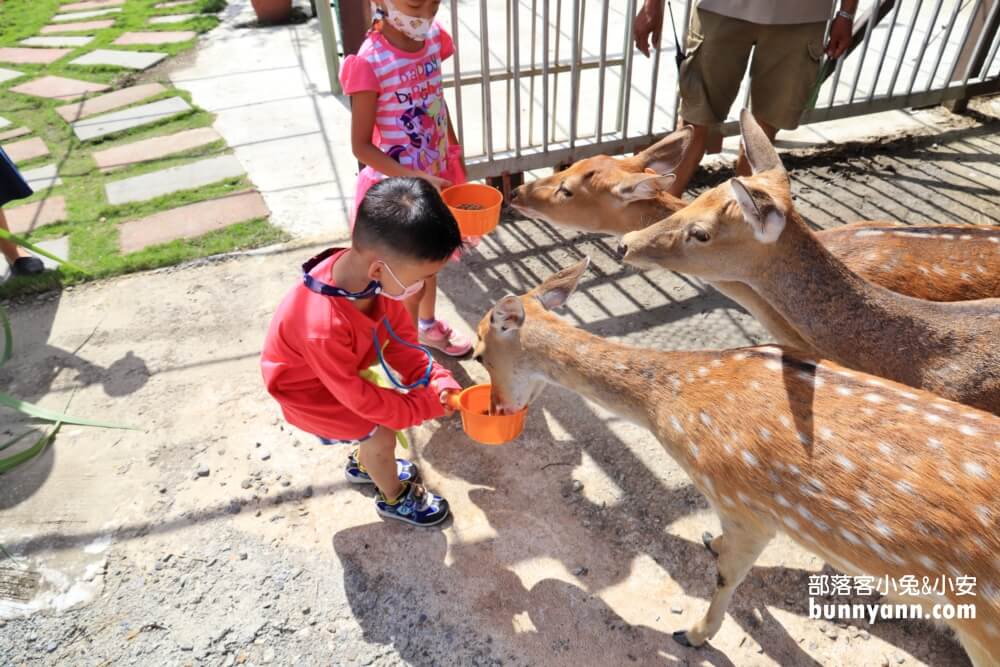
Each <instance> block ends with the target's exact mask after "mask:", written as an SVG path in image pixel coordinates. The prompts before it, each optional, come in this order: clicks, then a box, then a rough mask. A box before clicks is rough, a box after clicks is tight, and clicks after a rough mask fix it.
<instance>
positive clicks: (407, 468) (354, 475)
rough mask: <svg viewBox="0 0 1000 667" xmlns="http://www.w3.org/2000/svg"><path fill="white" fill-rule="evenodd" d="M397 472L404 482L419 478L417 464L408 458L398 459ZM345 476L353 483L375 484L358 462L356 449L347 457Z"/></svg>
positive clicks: (400, 479)
mask: <svg viewBox="0 0 1000 667" xmlns="http://www.w3.org/2000/svg"><path fill="white" fill-rule="evenodd" d="M396 473H397V474H398V475H399V481H400V482H403V483H404V484H405V483H406V482H413V481H416V479H417V474H418V471H417V466H416V464H415V463H411V462H410V461H407V460H406V459H396ZM344 476H345V477H347V481H348V482H350V483H351V484H374V482H373V481H372V478H371V475H369V474H368V472H367V471H366V470H365V469H364V468H362V467H361V464H360V463H359V462H358V450H356V449H355V450H354V451H353V452H351V455H350V456H348V457H347V468H346V469H345V470H344Z"/></svg>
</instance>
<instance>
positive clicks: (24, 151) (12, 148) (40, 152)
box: [3, 137, 49, 163]
mask: <svg viewBox="0 0 1000 667" xmlns="http://www.w3.org/2000/svg"><path fill="white" fill-rule="evenodd" d="M3 149H4V151H5V152H6V153H7V155H8V156H9V157H10V159H11V160H13V161H14V162H15V163H19V162H27V161H28V160H34V159H35V158H36V157H44V156H46V155H48V154H49V147H48V146H46V145H45V142H44V141H42V140H41V139H40V138H39V137H32V138H31V139H24V140H22V141H15V142H14V143H12V144H7V145H6V146H4V147H3Z"/></svg>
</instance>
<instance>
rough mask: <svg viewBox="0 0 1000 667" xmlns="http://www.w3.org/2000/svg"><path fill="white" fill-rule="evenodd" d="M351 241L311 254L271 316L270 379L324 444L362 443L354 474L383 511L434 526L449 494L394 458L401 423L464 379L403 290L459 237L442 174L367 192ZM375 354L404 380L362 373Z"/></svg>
mask: <svg viewBox="0 0 1000 667" xmlns="http://www.w3.org/2000/svg"><path fill="white" fill-rule="evenodd" d="M351 241H352V243H351V247H350V248H347V249H330V250H327V251H325V252H324V253H322V254H320V255H318V256H316V257H314V258H313V259H311V260H309V261H308V262H306V264H304V265H303V267H302V268H303V282H302V284H300V285H297V286H296V287H295V288H293V289H292V291H291V292H289V293H288V295H287V296H286V297H285V299H284V301H282V303H281V305H280V306H279V307H278V310H277V312H276V313H275V314H274V318H273V319H272V320H271V326H270V329H269V330H268V332H267V338H266V339H265V341H264V351H263V352H262V354H261V371H262V373H263V375H264V382H265V384H266V385H267V390H268V392H269V393H270V394H271V395H272V396H274V398H275V399H276V400H277V401H278V403H280V404H281V410H282V412H283V413H284V415H285V419H287V420H288V421H289V422H290V423H291V424H294V425H295V426H297V427H299V428H301V429H303V430H305V431H308V432H310V433H313V434H315V435H317V436H318V437H319V438H320V441H321V442H323V443H324V444H357V445H358V447H357V449H355V450H354V452H352V453H351V455H350V457H349V458H348V463H347V471H346V474H347V479H348V481H350V482H354V483H372V482H374V484H375V486H376V487H377V488H378V491H379V492H378V494H377V495H376V498H375V504H376V509H377V511H378V513H379V514H381V515H382V516H384V517H389V518H393V519H399V520H401V521H405V522H407V523H411V524H414V525H418V526H431V525H434V524H437V523H440V522H441V521H443V520H444V519H445V517H446V516H448V502H447V501H446V500H445V499H444V498H441V497H440V496H437V495H435V494H433V493H431V492H429V491H427V490H425V489H424V488H423V486H421V485H420V484H417V483H416V478H417V474H418V473H417V468H416V466H415V465H414V464H413V463H411V462H409V461H406V460H405V459H397V458H395V448H396V432H397V431H400V430H402V429H405V428H408V427H410V426H413V425H415V424H420V423H421V422H424V421H426V420H428V419H436V418H438V417H442V416H444V415H445V414H450V410H449V409H448V408H447V407H446V406H447V400H448V395H449V394H450V393H451V392H455V391H458V390H460V389H461V387H460V386H459V384H458V383H457V382H455V380H454V378H452V375H451V373H449V372H448V371H447V370H445V369H444V368H442V367H441V366H439V365H438V364H437V363H436V362H435V361H434V360H433V358H432V357H431V353H430V352H429V351H428V350H427V349H426V348H423V347H421V346H419V345H417V344H416V340H417V334H416V331H415V329H414V326H413V321H412V320H411V319H410V317H409V314H408V313H407V310H406V308H405V306H404V304H403V300H404V299H406V298H408V297H410V296H411V295H413V294H415V293H416V292H418V291H419V290H420V289H421V288H422V287H423V281H424V280H426V279H427V278H429V277H431V276H434V275H435V274H436V273H437V272H438V271H440V270H441V268H442V267H443V266H444V265H445V264H446V263H447V262H448V259H449V258H450V257H451V254H452V253H453V252H454V251H455V250H456V249H457V248H458V247H459V246H461V244H462V238H461V235H460V234H459V231H458V224H457V223H456V222H455V218H454V217H453V216H452V215H451V211H449V210H448V207H447V206H446V205H445V203H444V202H443V201H442V200H441V196H440V195H439V194H438V192H437V190H436V189H435V188H434V186H433V185H431V184H430V183H429V182H427V181H426V180H424V179H422V178H387V179H385V180H383V181H380V182H379V183H377V184H375V185H374V186H372V188H371V189H370V190H369V191H368V193H367V194H366V195H365V198H364V200H363V201H362V202H361V205H360V207H359V208H358V213H357V218H356V221H355V225H354V231H353V236H352V239H351ZM376 361H377V362H378V363H380V364H381V366H382V368H383V370H384V372H385V373H386V375H387V376H388V377H389V379H390V381H391V382H392V383H393V384H394V385H395V386H396V387H397V388H398V389H401V390H403V391H396V390H395V389H385V388H382V387H378V386H376V385H375V384H373V383H372V382H369V381H368V380H366V379H364V378H362V376H361V375H360V373H362V372H363V371H365V369H368V368H369V367H370V366H372V364H374V363H376ZM387 366H388V367H391V368H392V370H393V371H395V373H391V372H389V368H387Z"/></svg>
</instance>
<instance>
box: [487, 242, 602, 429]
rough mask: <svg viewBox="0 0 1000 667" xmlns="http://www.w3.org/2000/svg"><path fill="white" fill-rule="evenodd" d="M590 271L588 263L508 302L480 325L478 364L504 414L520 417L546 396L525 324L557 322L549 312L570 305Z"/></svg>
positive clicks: (494, 402) (496, 307) (507, 298)
mask: <svg viewBox="0 0 1000 667" xmlns="http://www.w3.org/2000/svg"><path fill="white" fill-rule="evenodd" d="M589 265H590V258H589V257H587V258H584V259H582V260H581V261H579V262H577V263H576V264H574V265H573V266H571V267H569V268H566V269H563V270H562V271H559V272H558V273H555V274H553V275H551V276H549V277H548V278H547V279H546V280H545V281H544V282H543V283H541V284H540V285H539V286H538V287H536V288H535V289H533V290H531V291H530V292H528V293H527V294H525V295H523V296H514V295H513V294H509V295H507V296H505V297H503V298H502V299H500V300H499V301H498V302H497V303H496V304H495V305H494V306H493V308H492V310H490V311H489V312H488V313H486V315H485V316H484V317H483V319H482V320H481V321H480V323H479V327H478V328H477V330H476V334H477V340H476V346H475V352H474V355H475V356H474V358H475V360H476V361H478V362H480V363H481V364H483V366H485V367H486V370H487V371H489V374H490V382H491V384H492V386H493V392H492V397H491V399H492V400H491V402H492V405H493V407H494V409H495V410H496V411H497V412H498V413H499V414H513V413H515V412H518V411H520V410H521V409H522V408H524V407H525V406H526V405H528V404H529V403H531V402H532V401H534V400H535V399H536V398H537V397H538V395H539V394H540V393H541V391H542V389H543V388H544V386H545V378H544V376H542V375H541V374H540V373H539V372H538V368H537V366H535V365H534V364H533V363H531V361H530V360H528V359H526V358H525V357H524V355H523V354H522V348H521V336H522V335H523V333H524V331H525V329H526V327H525V324H526V322H527V321H528V320H529V319H532V320H534V319H544V318H547V317H552V316H551V315H550V314H549V313H548V311H550V310H554V309H556V308H559V307H561V306H562V305H563V304H565V303H566V300H567V299H569V297H570V295H571V294H573V292H574V291H575V290H576V287H577V285H578V284H579V282H580V277H581V276H582V275H583V273H584V271H586V270H587V267H588V266H589Z"/></svg>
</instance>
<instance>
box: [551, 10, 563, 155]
mask: <svg viewBox="0 0 1000 667" xmlns="http://www.w3.org/2000/svg"><path fill="white" fill-rule="evenodd" d="M561 41H562V0H556V52H555V56H554V59H555V61H556V62H557V63H558V62H559V43H560V42H561ZM558 121H559V72H558V71H556V72H555V74H554V75H553V76H552V135H551V136H550V137H549V140H550V141H556V123H557V122H558Z"/></svg>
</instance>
